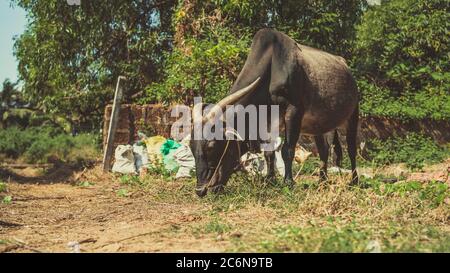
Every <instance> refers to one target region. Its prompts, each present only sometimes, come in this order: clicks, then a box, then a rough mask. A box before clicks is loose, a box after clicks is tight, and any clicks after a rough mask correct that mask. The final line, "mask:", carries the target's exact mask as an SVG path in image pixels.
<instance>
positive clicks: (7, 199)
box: [2, 195, 12, 205]
mask: <svg viewBox="0 0 450 273" xmlns="http://www.w3.org/2000/svg"><path fill="white" fill-rule="evenodd" d="M2 203H3V204H7V205H9V204H11V203H12V196H10V195H7V196H5V197H3V200H2Z"/></svg>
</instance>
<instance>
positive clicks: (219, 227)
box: [205, 218, 231, 234]
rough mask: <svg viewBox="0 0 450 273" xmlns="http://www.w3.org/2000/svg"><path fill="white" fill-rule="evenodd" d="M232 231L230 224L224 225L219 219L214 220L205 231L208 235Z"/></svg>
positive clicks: (207, 225) (206, 226)
mask: <svg viewBox="0 0 450 273" xmlns="http://www.w3.org/2000/svg"><path fill="white" fill-rule="evenodd" d="M230 230H231V227H230V226H229V225H228V224H226V223H222V222H221V221H219V219H217V218H213V219H212V220H211V221H210V222H208V223H207V224H206V225H205V231H206V232H207V233H217V234H223V233H225V232H227V231H230Z"/></svg>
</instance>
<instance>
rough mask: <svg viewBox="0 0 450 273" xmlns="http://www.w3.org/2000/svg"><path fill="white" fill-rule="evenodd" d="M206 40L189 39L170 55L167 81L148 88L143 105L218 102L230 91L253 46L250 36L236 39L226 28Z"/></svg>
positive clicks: (165, 79)
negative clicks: (194, 100) (195, 100)
mask: <svg viewBox="0 0 450 273" xmlns="http://www.w3.org/2000/svg"><path fill="white" fill-rule="evenodd" d="M207 35H208V37H207V38H205V39H201V40H197V39H188V40H186V41H185V47H184V48H183V49H179V48H176V49H175V50H174V51H173V52H171V53H168V54H167V56H166V58H167V63H166V66H165V70H164V71H165V72H164V74H165V75H164V80H163V81H161V82H158V83H153V84H151V85H149V86H148V87H147V88H146V95H147V96H146V98H145V99H143V100H142V101H141V102H142V103H147V102H154V101H158V102H164V103H167V104H170V103H184V104H189V103H192V101H193V98H194V97H195V96H201V97H203V99H204V100H206V102H216V101H218V100H219V99H221V98H222V97H224V96H225V95H226V94H227V92H228V91H229V90H230V88H231V85H232V83H233V81H234V79H235V78H236V77H237V76H238V74H239V72H240V69H241V68H242V66H243V64H244V61H245V58H246V56H247V53H248V50H249V46H250V40H251V39H250V36H249V35H247V34H245V33H244V34H243V35H242V36H241V37H235V36H234V35H232V34H231V32H229V31H228V30H227V29H225V28H224V29H215V30H212V31H209V32H207Z"/></svg>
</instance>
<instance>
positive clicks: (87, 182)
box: [78, 181, 94, 188]
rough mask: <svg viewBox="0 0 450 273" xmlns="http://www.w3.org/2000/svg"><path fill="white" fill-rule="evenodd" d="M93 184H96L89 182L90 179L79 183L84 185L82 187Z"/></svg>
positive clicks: (80, 185)
mask: <svg viewBox="0 0 450 273" xmlns="http://www.w3.org/2000/svg"><path fill="white" fill-rule="evenodd" d="M93 185H94V183H92V182H89V181H81V182H80V183H78V186H79V187H82V188H87V187H90V186H93Z"/></svg>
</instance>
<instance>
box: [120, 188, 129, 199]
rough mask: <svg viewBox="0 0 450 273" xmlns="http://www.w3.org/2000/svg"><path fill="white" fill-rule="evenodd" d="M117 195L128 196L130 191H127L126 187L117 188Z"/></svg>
mask: <svg viewBox="0 0 450 273" xmlns="http://www.w3.org/2000/svg"><path fill="white" fill-rule="evenodd" d="M117 196H119V197H128V196H130V193H129V192H128V190H127V189H119V190H118V191H117Z"/></svg>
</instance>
